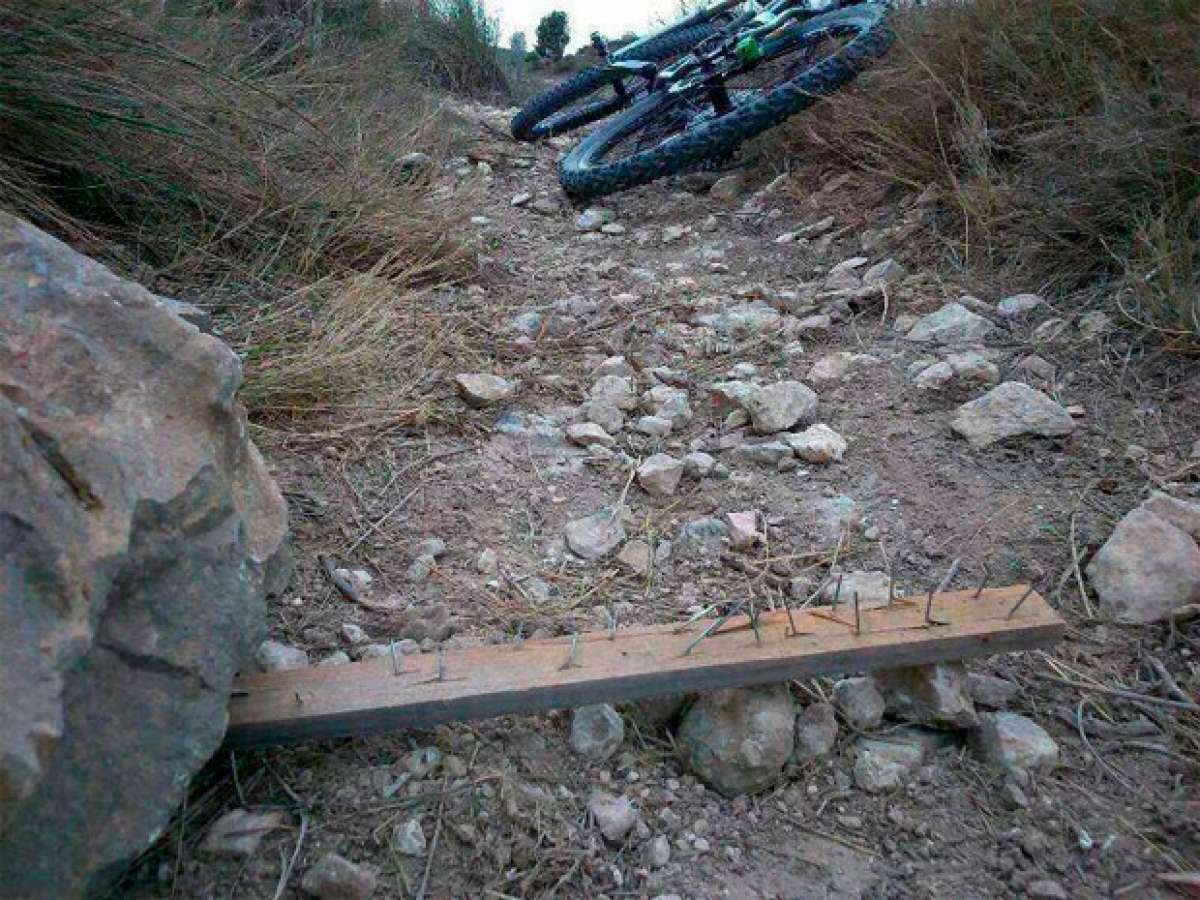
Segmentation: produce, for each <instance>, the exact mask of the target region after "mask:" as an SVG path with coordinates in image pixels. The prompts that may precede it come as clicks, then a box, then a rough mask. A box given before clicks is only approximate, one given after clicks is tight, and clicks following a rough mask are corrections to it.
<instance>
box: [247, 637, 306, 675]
mask: <svg viewBox="0 0 1200 900" xmlns="http://www.w3.org/2000/svg"><path fill="white" fill-rule="evenodd" d="M254 661H255V662H256V663H258V667H259V668H260V669H262V671H264V672H285V671H287V670H289V669H303V668H305V667H306V666H307V665H308V654H307V653H305V652H304V651H303V650H301V649H300V648H299V647H291V646H289V645H287V644H283V643H280V642H279V641H263V642H262V643H261V644H259V645H258V650H257V651H256V652H255V654H254Z"/></svg>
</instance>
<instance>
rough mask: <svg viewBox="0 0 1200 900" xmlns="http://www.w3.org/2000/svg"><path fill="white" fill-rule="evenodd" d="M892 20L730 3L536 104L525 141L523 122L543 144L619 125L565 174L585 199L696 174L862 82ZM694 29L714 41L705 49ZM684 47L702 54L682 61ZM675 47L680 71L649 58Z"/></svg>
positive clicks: (830, 5)
mask: <svg viewBox="0 0 1200 900" xmlns="http://www.w3.org/2000/svg"><path fill="white" fill-rule="evenodd" d="M739 7H740V8H741V9H740V10H739ZM886 12H887V10H886V8H885V7H884V6H882V5H879V4H873V3H862V4H855V5H851V6H843V7H841V8H839V7H838V4H837V3H836V2H829V0H774V2H769V3H762V2H757V0H750V2H739V0H726V2H722V3H718V4H716V5H715V6H713V7H711V8H709V9H708V10H705V11H702V12H701V13H697V14H696V15H694V16H691V17H689V18H688V19H685V20H684V21H683V22H680V23H677V24H676V25H674V26H671V28H669V29H666V30H665V31H663V32H659V33H657V34H655V35H650V36H648V37H647V38H645V39H644V40H643V41H642V42H639V44H640V46H639V45H638V44H635V45H631V46H630V47H626V48H622V50H621V51H620V56H619V58H618V56H617V54H613V56H612V57H611V58H609V59H607V60H605V61H604V62H603V63H602V64H601V65H599V66H596V67H594V68H592V69H588V70H586V71H584V72H581V73H579V75H577V76H576V77H575V78H574V79H572V80H571V81H569V82H567V83H566V84H564V85H562V86H560V88H559V89H555V90H553V91H550V92H548V93H547V94H544V95H543V96H542V97H539V98H537V99H535V100H534V101H533V102H532V103H531V104H530V105H529V107H527V108H526V109H525V110H523V111H522V112H521V113H520V114H518V116H517V117H516V118H515V119H514V120H513V133H514V134H517V133H518V127H517V125H518V122H520V123H521V124H522V128H521V132H522V133H529V134H530V135H531V136H532V137H533V138H536V137H537V136H538V135H537V133H536V130H535V129H536V128H538V127H541V128H543V129H545V133H546V134H547V135H548V134H561V133H563V132H565V131H568V130H571V129H574V128H579V127H582V126H583V125H587V124H591V123H593V122H597V121H600V120H601V119H607V121H604V122H603V123H602V124H600V125H599V126H598V127H597V128H596V129H595V130H594V131H592V132H591V133H590V134H589V135H587V136H586V137H585V138H584V139H583V140H582V141H581V142H580V143H579V144H578V145H577V146H576V147H575V148H574V149H573V150H571V151H570V153H568V154H567V156H566V157H565V158H564V159H563V160H562V162H561V163H560V165H559V180H560V181H561V183H562V186H563V188H564V190H565V191H566V192H567V194H568V195H570V196H571V197H573V198H575V199H579V200H586V199H592V198H596V197H602V196H605V195H606V194H611V193H614V192H616V191H621V190H625V189H627V188H631V187H634V186H636V185H640V184H646V183H648V182H651V181H654V180H655V179H658V178H662V177H664V176H667V175H674V174H678V173H681V172H686V171H690V170H692V169H695V168H697V167H700V166H702V165H703V164H705V163H706V162H708V161H710V160H714V159H722V158H726V157H728V156H730V155H731V154H732V153H733V152H734V151H735V150H736V149H737V147H738V146H739V145H740V144H741V143H742V142H743V141H745V140H746V139H748V138H750V137H753V136H754V135H757V134H760V133H761V132H763V131H766V130H767V129H769V128H773V127H774V126H776V125H778V124H779V123H780V122H782V121H783V120H784V119H787V118H788V117H790V116H793V115H795V114H796V113H798V112H801V111H802V110H804V109H806V108H807V107H809V106H811V105H812V104H813V103H814V102H815V101H816V100H818V99H819V98H821V97H824V96H827V95H829V94H832V93H833V92H834V91H836V90H837V89H838V88H840V87H842V86H843V85H845V84H846V83H848V82H850V81H852V80H853V79H854V78H855V77H856V76H857V75H858V74H859V72H861V71H862V70H863V69H864V68H865V67H866V66H867V65H868V64H869V63H870V61H871V60H872V59H874V58H876V57H879V56H882V55H883V54H884V53H885V52H886V50H887V48H888V47H889V46H890V45H891V42H892V34H891V31H890V29H889V28H888V27H887V22H886ZM697 17H699V18H697ZM693 29H703V30H704V31H706V32H707V33H706V34H704V35H702V36H700V37H699V38H698V39H697V37H696V32H694V31H693ZM672 35H674V36H675V37H676V38H678V41H677V42H672V41H671V40H670V38H671V36H672ZM684 38H687V39H690V40H693V41H694V43H693V44H692V45H691V46H690V48H689V49H688V50H687V51H686V52H683V53H680V51H679V46H678V42H679V41H682V40H683V39H684ZM668 45H671V46H673V47H674V53H675V56H674V57H673V58H671V59H670V60H669V61H668V62H666V63H663V62H662V61H661V58H660V60H655V59H653V58H648V57H650V55H651V52H652V51H654V52H661V51H662V48H663V47H666V46H668ZM642 57H647V58H642ZM585 76H586V77H585ZM568 86H572V87H571V90H569V91H568V90H566V88H567V87H568ZM585 89H586V90H587V93H584V91H585ZM610 89H611V91H612V95H611V96H607V92H608V91H609V90H610ZM556 92H557V93H556ZM556 103H557V104H559V105H558V106H557V107H555V104H556ZM614 113H615V114H616V115H614ZM530 123H532V127H531V126H530ZM518 136H520V135H518Z"/></svg>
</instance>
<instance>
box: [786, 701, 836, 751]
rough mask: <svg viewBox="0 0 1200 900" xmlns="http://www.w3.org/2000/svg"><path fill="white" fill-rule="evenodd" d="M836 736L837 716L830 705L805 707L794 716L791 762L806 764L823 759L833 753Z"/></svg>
mask: <svg viewBox="0 0 1200 900" xmlns="http://www.w3.org/2000/svg"><path fill="white" fill-rule="evenodd" d="M837 736H838V724H837V716H836V715H835V714H834V711H833V707H832V706H831V705H830V704H828V703H812V704H810V705H808V706H806V707H805V708H804V709H802V710H801V711H800V715H798V716H796V742H795V743H796V746H795V750H794V751H793V753H792V761H793V762H796V763H806V762H810V761H812V760H814V759H823V758H825V757H826V756H828V755H829V754H830V753H832V752H833V748H834V745H835V744H836V743H837Z"/></svg>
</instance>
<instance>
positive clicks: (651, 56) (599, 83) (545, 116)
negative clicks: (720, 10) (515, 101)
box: [512, 22, 718, 141]
mask: <svg viewBox="0 0 1200 900" xmlns="http://www.w3.org/2000/svg"><path fill="white" fill-rule="evenodd" d="M717 28H718V24H717V23H715V22H704V23H701V24H699V25H690V26H687V27H685V28H680V29H677V30H675V31H668V32H666V33H665V34H662V35H659V36H658V37H657V38H655V39H654V40H652V41H648V42H647V43H646V44H645V45H644V46H642V47H639V48H637V50H636V54H635V55H636V57H637V59H640V60H644V61H645V62H653V63H659V64H668V63H670V62H672V61H673V60H675V59H677V58H678V57H680V56H682V55H683V54H685V53H688V52H690V51H691V49H692V48H693V47H695V46H696V45H697V44H699V43H700V42H701V41H703V40H704V39H705V38H708V37H710V36H712V35H713V34H714V33H716V31H717ZM613 58H614V59H618V60H619V59H622V58H623V56H622V54H621V52H620V51H617V53H615V54H614V55H613ZM618 83H619V84H621V85H622V86H623V87H624V90H625V96H621V94H620V93H619V92H618V91H617V84H618ZM644 89H645V82H644V80H643V79H642V78H640V77H638V76H635V75H625V76H619V75H614V74H612V73H611V72H606V71H605V70H604V69H603V68H602V67H600V66H595V67H593V68H590V69H584V70H583V71H582V72H579V73H578V74H576V75H574V76H573V77H571V78H569V79H567V80H566V81H564V82H563V83H562V84H560V85H558V86H557V87H554V88H552V89H550V90H549V91H546V92H545V93H544V94H540V95H538V96H537V97H535V98H533V100H531V101H530V102H529V104H528V105H527V106H526V107H525V108H524V109H522V110H521V111H520V112H519V113H517V115H516V116H514V117H513V120H512V135H513V137H514V138H516V139H517V140H518V141H537V140H541V139H542V138H549V137H554V136H555V135H559V134H566V133H567V132H568V131H574V130H575V129H576V128H582V127H583V126H584V125H588V124H590V123H592V122H595V121H597V120H598V119H603V118H605V117H606V116H610V115H612V114H613V113H615V112H617V111H618V110H620V109H622V108H624V107H626V106H628V105H630V104H631V103H634V102H636V101H637V100H638V99H640V98H641V96H642V95H643V94H644V92H645V91H644Z"/></svg>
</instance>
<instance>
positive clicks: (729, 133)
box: [559, 4, 892, 200]
mask: <svg viewBox="0 0 1200 900" xmlns="http://www.w3.org/2000/svg"><path fill="white" fill-rule="evenodd" d="M886 13H887V10H886V9H885V8H884V7H883V6H880V5H876V4H862V5H858V6H851V7H847V8H845V9H840V10H836V11H834V12H831V13H826V14H824V15H820V16H815V17H813V18H812V19H810V20H808V21H807V22H806V23H804V25H803V26H802V27H801V29H800V30H799V31H798V32H797V34H796V35H795V36H793V37H790V38H778V39H776V40H780V41H784V42H786V47H787V49H788V50H790V49H793V48H795V47H796V46H797V45H798V44H799V43H801V42H804V41H805V40H806V39H808V38H810V37H812V36H816V35H821V34H824V33H825V32H826V31H830V30H834V31H852V32H854V37H853V39H852V40H851V41H850V43H848V44H846V46H845V47H843V48H842V51H841V52H840V53H839V54H838V55H836V56H831V57H827V58H825V59H822V60H821V61H820V62H818V63H817V64H816V65H814V66H812V67H811V68H808V69H806V70H804V71H803V72H801V73H800V74H799V75H797V76H796V77H794V78H792V79H791V80H789V81H787V82H784V83H783V84H780V85H778V86H776V87H774V88H772V89H771V90H769V91H768V92H766V93H764V94H762V95H760V96H758V97H756V98H755V99H754V100H752V101H750V102H748V103H746V104H745V105H743V106H739V107H737V108H736V109H734V110H733V111H731V112H729V113H727V114H726V115H724V116H720V117H717V118H713V119H712V120H710V121H708V122H706V123H703V124H702V125H700V126H698V127H696V128H694V129H692V130H689V131H685V132H683V133H682V134H679V135H677V136H675V137H673V138H671V139H670V140H667V141H664V142H663V143H661V144H659V145H657V146H655V147H652V148H649V149H647V150H644V151H641V152H638V153H635V154H633V155H631V156H629V157H627V158H625V159H622V160H619V161H616V162H612V163H603V162H599V161H598V160H599V159H600V158H601V157H602V156H603V153H604V152H605V151H606V150H608V149H609V148H610V147H611V146H613V145H614V144H615V143H617V142H618V141H619V140H621V138H622V137H625V136H627V135H629V134H631V133H633V132H634V131H636V130H637V129H639V128H640V127H641V126H642V125H643V124H645V123H647V122H648V121H650V120H651V119H652V117H653V116H654V114H655V113H656V112H658V111H660V110H661V109H662V108H663V107H664V104H669V103H672V102H674V101H673V99H672V98H671V96H670V95H669V94H667V93H665V92H656V93H654V94H651V95H650V96H648V97H646V98H644V99H643V100H642V101H641V102H640V103H638V104H636V105H635V106H633V107H631V108H630V109H628V110H626V111H625V112H624V113H622V114H621V115H619V116H616V117H615V118H614V119H612V120H611V121H609V122H606V123H605V124H604V125H602V126H601V127H600V128H599V129H597V130H596V131H595V132H593V133H592V134H590V135H588V136H587V137H586V138H584V140H583V141H581V142H580V143H579V144H578V145H577V146H576V147H575V148H574V149H573V150H572V151H571V152H570V153H568V154H567V156H566V157H565V158H564V159H563V161H562V163H561V164H560V166H559V180H560V182H561V183H562V186H563V189H564V190H565V191H566V192H567V194H568V195H569V196H571V197H572V198H575V199H577V200H587V199H594V198H596V197H603V196H605V195H607V194H612V193H615V192H617V191H622V190H626V189H628V188H631V187H635V186H637V185H640V184H647V183H649V182H651V181H654V180H656V179H658V178H663V177H665V176H667V175H675V174H678V173H680V172H686V171H690V170H691V169H693V168H695V167H696V166H697V165H699V164H701V163H703V162H704V161H705V160H707V159H710V158H713V157H720V156H725V155H728V154H730V153H732V152H733V151H734V150H735V149H736V148H737V147H738V145H739V144H741V143H742V142H743V141H745V140H746V139H748V138H751V137H753V136H755V135H757V134H760V133H762V132H763V131H766V130H767V129H769V128H773V127H775V126H776V125H778V124H779V123H781V122H782V121H783V120H784V119H787V118H789V117H790V116H793V115H795V114H796V113H798V112H801V111H803V110H804V109H807V108H808V107H809V106H811V105H812V104H813V103H815V102H816V101H817V100H818V99H819V98H821V97H824V96H828V95H829V94H832V93H833V92H834V91H836V90H837V89H838V88H840V87H842V86H843V85H845V84H847V83H848V82H850V81H852V80H853V79H854V78H855V77H856V76H857V75H858V73H859V72H861V71H862V70H863V69H864V68H865V67H866V65H867V64H868V63H869V62H870V60H872V59H874V58H876V57H879V56H882V55H883V54H884V52H886V50H887V48H888V47H889V46H890V45H891V42H892V33H891V30H890V29H889V28H888V27H887V24H886V22H885V16H886ZM785 52H786V51H785Z"/></svg>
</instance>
